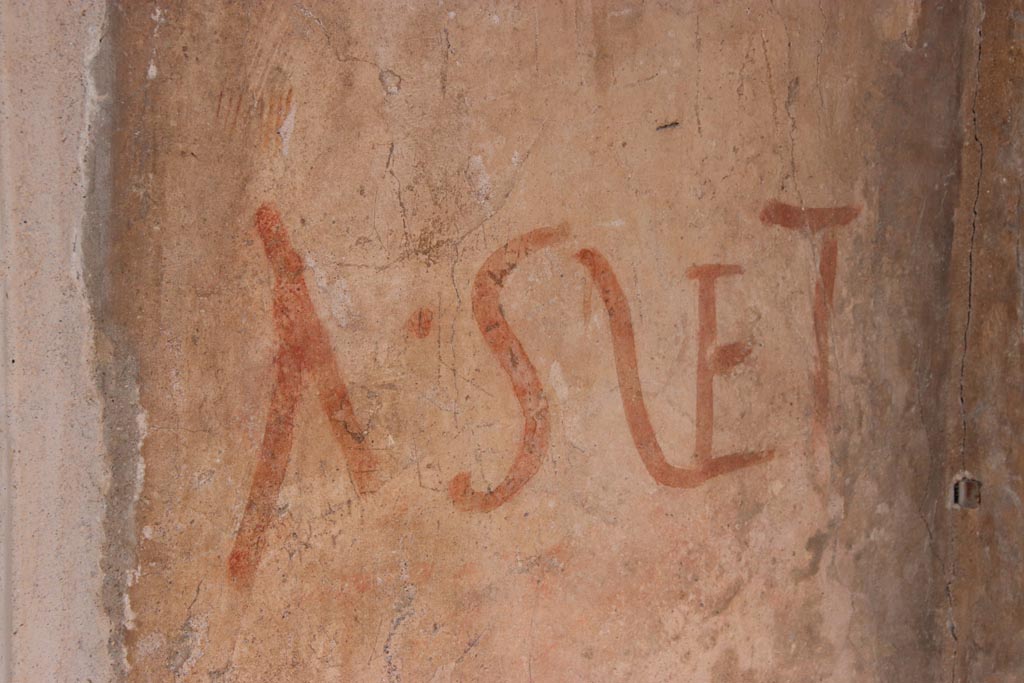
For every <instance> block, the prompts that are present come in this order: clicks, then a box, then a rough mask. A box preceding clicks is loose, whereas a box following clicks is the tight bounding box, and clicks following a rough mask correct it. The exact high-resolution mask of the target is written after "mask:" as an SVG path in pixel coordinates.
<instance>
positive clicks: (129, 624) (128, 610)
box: [123, 591, 135, 631]
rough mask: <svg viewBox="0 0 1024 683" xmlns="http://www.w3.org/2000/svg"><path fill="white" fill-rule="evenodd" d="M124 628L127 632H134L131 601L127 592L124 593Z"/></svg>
mask: <svg viewBox="0 0 1024 683" xmlns="http://www.w3.org/2000/svg"><path fill="white" fill-rule="evenodd" d="M123 599H124V627H125V628H126V629H127V630H129V631H134V630H135V612H134V611H133V610H132V600H131V598H130V597H128V591H125V592H124V596H123Z"/></svg>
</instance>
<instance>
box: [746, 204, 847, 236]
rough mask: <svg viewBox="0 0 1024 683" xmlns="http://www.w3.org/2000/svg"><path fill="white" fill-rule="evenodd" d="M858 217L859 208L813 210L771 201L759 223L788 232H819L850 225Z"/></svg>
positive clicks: (840, 207) (763, 210) (843, 207)
mask: <svg viewBox="0 0 1024 683" xmlns="http://www.w3.org/2000/svg"><path fill="white" fill-rule="evenodd" d="M859 215H860V207H858V206H835V207H825V208H817V209H815V208H805V207H802V206H794V205H792V204H786V203H785V202H780V201H778V200H774V199H773V200H772V201H770V202H768V203H767V204H765V205H764V208H763V209H761V222H762V223H764V224H765V225H778V226H781V227H783V228H789V229H790V230H810V231H811V232H819V231H821V230H825V229H827V228H835V227H839V226H842V225H846V224H848V223H851V222H853V219H855V218H856V217H857V216H859Z"/></svg>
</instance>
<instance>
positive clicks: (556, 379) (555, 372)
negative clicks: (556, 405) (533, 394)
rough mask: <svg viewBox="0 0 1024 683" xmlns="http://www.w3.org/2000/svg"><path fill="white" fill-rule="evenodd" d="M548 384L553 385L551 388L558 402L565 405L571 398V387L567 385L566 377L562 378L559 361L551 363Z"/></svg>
mask: <svg viewBox="0 0 1024 683" xmlns="http://www.w3.org/2000/svg"><path fill="white" fill-rule="evenodd" d="M548 382H549V383H550V384H551V388H552V389H554V391H555V396H557V397H558V400H559V401H561V402H562V403H564V402H565V401H566V400H567V399H568V398H569V385H567V384H566V383H565V377H563V376H562V366H561V365H559V363H558V361H557V360H556V361H552V362H551V369H550V370H548Z"/></svg>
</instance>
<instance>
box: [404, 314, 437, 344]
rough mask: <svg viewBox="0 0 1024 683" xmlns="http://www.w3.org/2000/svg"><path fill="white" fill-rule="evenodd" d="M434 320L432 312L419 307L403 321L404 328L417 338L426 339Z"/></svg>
mask: <svg viewBox="0 0 1024 683" xmlns="http://www.w3.org/2000/svg"><path fill="white" fill-rule="evenodd" d="M433 322H434V312H433V311H432V310H430V309H429V308H421V309H419V310H417V311H415V312H413V314H412V315H411V316H409V320H408V322H406V323H405V329H406V330H408V331H409V333H410V334H412V335H413V336H414V337H416V338H417V339H426V338H427V337H428V336H429V335H430V330H431V327H432V325H433Z"/></svg>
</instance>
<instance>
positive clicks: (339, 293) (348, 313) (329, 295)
mask: <svg viewBox="0 0 1024 683" xmlns="http://www.w3.org/2000/svg"><path fill="white" fill-rule="evenodd" d="M306 264H307V265H308V266H309V269H310V270H311V271H313V280H314V281H315V282H316V288H317V289H318V290H320V293H321V294H322V295H323V296H324V298H325V299H327V305H328V306H329V307H330V311H331V317H332V318H334V322H336V323H337V324H338V326H339V327H341V328H347V327H348V326H349V325H350V324H351V323H352V321H353V320H354V318H355V315H354V314H353V310H352V293H351V291H350V290H349V286H348V283H347V282H346V281H345V279H344V278H341V277H339V278H328V277H327V276H326V275H324V273H323V270H322V269H321V268H320V267H319V266H318V265H317V262H316V261H315V260H314V259H313V257H311V256H306Z"/></svg>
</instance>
